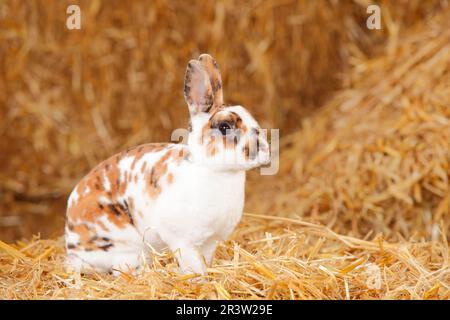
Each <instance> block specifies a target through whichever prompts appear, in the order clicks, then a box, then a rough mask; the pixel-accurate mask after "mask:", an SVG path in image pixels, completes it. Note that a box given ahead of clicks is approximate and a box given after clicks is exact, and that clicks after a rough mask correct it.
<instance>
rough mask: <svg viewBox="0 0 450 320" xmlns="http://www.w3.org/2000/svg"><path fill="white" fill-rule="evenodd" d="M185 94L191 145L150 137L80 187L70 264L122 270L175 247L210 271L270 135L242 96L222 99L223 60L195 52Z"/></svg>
mask: <svg viewBox="0 0 450 320" xmlns="http://www.w3.org/2000/svg"><path fill="white" fill-rule="evenodd" d="M184 95H185V99H186V102H187V104H188V107H189V113H190V131H189V137H188V143H187V145H183V144H145V145H142V146H138V147H136V148H133V149H131V150H128V151H125V152H122V153H120V154H118V155H115V156H113V157H111V158H109V159H107V160H106V161H104V162H102V163H100V164H99V165H98V166H97V167H96V168H94V169H93V170H92V171H91V172H90V173H89V174H88V175H86V176H85V177H84V178H83V179H82V180H81V181H80V182H79V183H78V185H77V186H76V187H75V189H74V190H73V191H72V193H71V195H70V197H69V200H68V208H67V220H66V228H65V240H66V248H67V261H66V263H67V265H68V266H69V267H70V268H72V269H74V270H76V271H79V272H87V271H92V270H95V271H100V272H110V271H113V272H115V273H118V272H120V271H133V270H136V269H138V268H139V267H140V264H141V261H142V259H141V258H140V257H142V256H145V255H148V254H151V252H152V250H162V249H164V248H165V247H169V248H170V250H172V251H173V252H174V254H175V256H176V257H177V259H178V263H179V265H180V268H181V271H182V272H183V273H191V272H193V273H198V274H205V273H206V268H207V265H209V264H210V263H211V261H212V258H213V254H214V251H215V249H216V246H217V243H218V242H219V241H222V240H225V239H227V237H228V236H229V235H230V234H231V232H232V231H233V230H234V228H235V227H236V225H237V224H238V222H239V220H240V219H241V216H242V211H243V207H244V186H245V171H246V170H248V169H251V168H255V167H257V166H259V165H262V164H266V163H268V161H269V145H268V143H267V139H266V137H265V136H264V135H262V134H261V132H260V127H259V125H258V123H257V122H256V121H255V120H254V118H253V117H252V116H251V115H250V113H249V112H248V111H247V110H246V109H245V108H243V107H242V106H226V105H224V103H223V96H222V80H221V76H220V72H219V69H218V66H217V64H216V62H215V60H214V59H213V58H212V57H211V56H209V55H207V54H203V55H201V56H200V57H199V59H198V60H191V61H190V62H189V64H188V67H187V70H186V75H185V87H184Z"/></svg>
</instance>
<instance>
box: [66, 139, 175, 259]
mask: <svg viewBox="0 0 450 320" xmlns="http://www.w3.org/2000/svg"><path fill="white" fill-rule="evenodd" d="M167 147H168V144H166V143H158V144H153V143H152V144H145V145H141V146H138V147H136V148H134V149H131V150H128V151H126V152H122V153H120V154H116V155H114V156H112V157H111V158H109V159H107V160H105V161H103V162H102V163H100V164H99V165H98V166H96V167H95V168H94V169H93V170H91V172H90V173H89V174H87V175H86V176H85V177H84V178H83V179H81V180H80V182H79V183H78V185H77V187H76V188H75V190H74V192H77V193H78V197H77V198H78V199H77V201H75V202H74V201H72V202H71V203H69V207H68V209H67V227H68V229H69V230H70V231H72V232H76V233H78V234H79V235H80V238H82V239H83V241H84V242H86V241H87V240H88V239H89V237H90V236H93V235H95V234H96V230H95V228H93V230H90V229H89V228H88V227H87V225H86V224H84V222H89V223H92V224H93V225H96V226H98V227H99V228H101V229H102V230H104V231H105V232H108V231H109V230H108V228H107V227H106V225H105V224H104V223H103V222H102V221H101V220H100V219H101V218H102V217H106V218H107V219H108V220H109V222H111V223H113V224H114V225H115V226H117V227H118V228H119V229H122V228H124V227H126V225H128V224H133V223H134V220H133V214H135V210H136V208H135V206H134V202H133V200H132V199H130V198H129V199H127V202H125V203H122V202H120V201H118V199H120V197H121V196H123V195H124V193H125V191H126V188H127V186H128V184H129V183H131V181H132V180H134V182H135V183H137V179H138V175H137V174H132V172H130V171H129V170H127V171H125V173H124V176H122V177H124V181H122V180H121V179H120V170H119V168H118V163H119V160H120V158H121V157H124V156H134V159H133V162H132V166H133V164H134V166H135V165H136V162H137V161H138V160H139V159H141V158H142V157H143V156H144V155H145V154H146V153H149V152H159V151H162V150H164V149H165V148H167ZM181 155H183V156H184V154H183V153H182V152H181V151H180V152H175V151H174V150H170V148H169V150H168V151H167V152H166V153H164V155H163V156H162V157H161V159H160V160H159V161H158V162H157V163H156V164H155V166H154V177H153V179H154V184H153V187H152V186H149V193H150V194H151V195H152V194H153V196H156V195H158V194H159V193H160V191H161V186H160V184H159V183H158V182H159V181H160V180H161V177H162V176H164V175H165V174H166V173H167V166H168V160H169V158H173V159H174V163H178V164H179V163H180V162H181V161H182V159H184V158H182V157H181ZM146 171H148V169H147V164H146V163H145V162H144V163H143V164H142V167H141V168H140V172H141V173H143V174H145V172H146ZM144 177H146V178H145V179H146V181H147V186H148V174H147V175H144ZM103 179H108V180H109V185H110V189H108V190H106V189H105V186H104V185H103ZM88 189H89V192H87V193H85V191H86V190H88ZM102 197H103V198H105V201H106V202H103V200H102V201H100V199H102ZM83 241H80V242H83ZM84 242H83V244H84ZM83 244H82V247H83V248H85V249H87V248H88V247H89V246H87V247H86V246H85V245H83ZM108 248H109V246H108ZM90 249H91V250H95V249H96V248H94V247H92V248H90Z"/></svg>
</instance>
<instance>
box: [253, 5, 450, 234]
mask: <svg viewBox="0 0 450 320" xmlns="http://www.w3.org/2000/svg"><path fill="white" fill-rule="evenodd" d="M449 17H450V11H449V10H447V11H445V13H443V14H442V15H440V16H439V17H436V18H434V19H430V20H429V21H428V22H427V23H426V24H423V25H422V26H421V27H420V28H413V29H412V30H411V31H410V32H409V33H407V34H406V35H405V36H404V38H402V39H401V40H399V41H396V42H395V43H389V44H388V45H387V47H386V52H385V53H384V54H383V55H381V56H379V57H377V58H373V59H369V60H361V61H358V62H355V66H354V68H353V71H352V72H351V74H350V77H349V78H350V79H351V85H350V86H349V87H348V88H347V89H345V90H342V91H340V92H339V94H337V95H336V96H335V97H334V98H333V99H331V100H330V101H329V102H328V103H326V104H325V105H324V106H323V108H322V109H321V110H319V111H318V112H317V113H316V114H314V115H313V116H311V117H308V118H306V119H304V120H303V123H302V129H301V130H299V131H297V132H295V133H293V134H291V135H290V136H289V137H285V139H284V141H283V143H282V145H281V146H280V150H281V159H280V164H281V169H280V170H281V172H280V174H279V176H281V177H283V178H282V179H278V177H279V176H278V177H277V176H273V177H267V178H265V183H260V181H259V182H258V183H255V185H254V188H255V190H252V192H250V194H251V195H252V198H251V199H250V200H251V201H250V202H251V203H250V204H249V206H248V208H249V210H252V211H255V212H274V213H277V214H280V215H286V214H288V215H296V216H299V217H305V218H310V219H312V221H316V222H321V223H324V224H326V225H328V226H329V227H331V228H333V229H334V230H337V231H340V232H345V233H347V232H350V233H351V234H353V235H355V236H364V235H366V234H367V233H369V232H372V233H373V234H376V233H379V232H382V233H383V234H385V235H386V236H395V235H396V234H397V233H398V234H399V235H401V236H403V237H405V238H410V237H411V236H414V237H417V238H420V237H425V238H426V239H436V238H437V237H438V230H439V225H440V223H443V227H444V230H445V232H446V234H447V235H448V234H449V227H450V212H449V208H450V204H449V199H450V184H449V178H450V107H449V105H448V103H449V97H450V90H449V88H450V41H449V40H450V32H449V30H450V28H449V27H450V25H449V21H450V19H449ZM275 193H276V194H278V196H276V197H272V198H271V199H273V201H263V199H265V198H267V196H268V195H269V194H275Z"/></svg>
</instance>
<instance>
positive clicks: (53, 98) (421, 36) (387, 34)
mask: <svg viewBox="0 0 450 320" xmlns="http://www.w3.org/2000/svg"><path fill="white" fill-rule="evenodd" d="M74 3H78V4H79V5H80V8H81V12H82V28H81V30H67V29H66V27H65V20H66V17H67V15H66V13H65V10H66V8H67V6H68V5H69V4H74ZM376 3H377V4H379V5H380V7H381V15H382V29H381V30H368V29H367V27H366V19H367V17H368V14H367V13H366V8H367V6H368V5H369V4H372V2H369V1H363V0H353V1H350V0H349V1H337V0H336V1H333V0H329V1H205V2H189V3H188V2H186V1H162V0H159V1H158V0H156V1H126V2H124V1H99V0H92V1H56V0H55V1H27V2H24V1H2V2H0V137H1V139H0V240H2V241H3V242H0V265H1V266H2V268H0V269H1V270H2V271H0V272H1V274H0V296H3V297H9V298H45V297H47V298H50V297H53V298H63V297H84V298H88V297H91V298H93V297H97V298H106V297H110V298H111V297H112V298H119V297H121V298H126V297H128V298H183V297H184V298H215V297H219V298H227V297H231V298H258V297H263V298H285V299H289V298H342V299H345V298H438V299H448V298H449V297H450V294H449V289H450V271H449V252H448V240H447V237H448V236H449V234H450V218H449V217H450V213H449V208H450V184H449V178H450V107H449V106H448V104H449V100H450V90H449V88H450V32H449V30H450V23H449V21H450V8H449V7H448V3H447V1H415V0H412V1H377V2H376ZM203 52H208V53H210V54H212V55H213V56H214V57H215V58H216V59H217V61H218V63H219V65H220V67H221V70H222V76H223V78H224V90H225V100H226V102H228V103H239V104H242V105H244V106H245V107H247V108H248V109H250V110H251V112H252V113H253V114H254V115H255V117H256V118H257V119H258V120H259V121H260V123H261V124H262V126H263V127H266V128H280V135H281V147H280V158H281V159H280V172H279V173H278V174H277V175H275V176H260V175H259V174H258V172H257V171H254V172H251V173H250V175H249V183H248V186H247V195H246V196H247V203H246V212H249V214H248V215H247V216H246V217H245V218H244V220H243V222H242V224H241V225H240V226H239V228H238V230H236V233H235V235H234V236H233V237H232V239H231V240H230V241H229V242H227V243H225V244H224V245H223V246H222V247H221V248H219V251H218V254H217V260H216V265H215V267H214V268H213V269H212V274H213V275H212V276H211V279H210V282H209V283H210V284H209V285H208V286H205V287H203V288H201V287H200V286H196V285H195V284H192V283H190V282H188V283H186V281H185V280H186V279H180V278H177V277H176V276H174V275H172V274H170V273H169V271H164V270H165V269H164V265H166V264H168V265H170V264H173V259H171V257H170V255H169V256H163V257H159V258H158V259H160V260H161V261H162V262H161V261H159V260H158V261H156V262H155V261H154V262H153V266H154V267H155V266H156V267H155V270H156V271H149V272H148V273H147V274H146V276H145V277H143V278H139V279H135V278H127V277H126V276H124V278H120V279H118V280H112V279H111V278H108V277H107V276H105V277H106V278H104V277H103V276H96V277H98V278H96V277H94V278H92V277H91V278H82V279H73V278H71V276H69V275H67V274H65V273H64V272H63V271H61V268H60V264H61V259H62V256H63V249H62V242H61V239H60V238H58V237H59V236H60V235H61V234H62V226H63V223H64V213H65V212H64V211H65V202H66V199H67V196H68V193H69V192H70V191H71V188H72V187H73V186H74V185H75V184H76V182H77V181H78V180H79V179H80V178H81V177H82V176H83V175H84V174H85V173H86V172H88V171H89V168H91V167H92V166H94V165H95V164H96V163H98V162H99V161H101V160H102V159H105V158H106V157H108V156H110V155H112V154H114V153H115V152H118V151H120V150H122V149H124V148H126V147H129V146H134V145H137V144H140V143H144V142H160V141H168V139H169V137H170V132H171V131H172V130H173V129H174V128H178V127H185V126H186V124H187V120H188V113H187V108H186V106H185V103H184V101H183V95H182V82H183V76H184V70H185V67H186V63H187V61H188V60H189V59H191V58H194V57H197V56H198V55H199V54H200V53H203ZM255 214H256V216H255ZM302 223H306V225H302ZM308 223H312V224H308ZM36 234H40V237H32V236H33V235H36ZM40 239H50V240H40ZM274 239H275V240H274ZM18 240H20V241H19V242H16V243H15V244H14V245H8V244H6V243H11V242H13V241H18ZM383 241H388V242H390V243H389V244H388V243H386V244H385V246H384V245H383V243H384V242H383ZM241 246H242V247H241ZM239 257H244V258H242V259H243V260H242V259H239ZM155 259H156V258H155ZM233 259H234V260H233ZM230 260H232V261H233V262H230ZM230 263H231V265H230ZM371 265H377V266H379V267H380V268H382V270H383V272H384V276H383V281H382V282H383V284H382V285H381V288H378V289H370V288H367V279H366V278H367V273H365V271H364V270H365V269H364V268H369V267H370V266H371ZM27 270H28V271H27ZM358 270H359V271H358ZM33 279H34V280H33ZM105 279H106V280H107V281H109V282H107V283H109V284H108V285H106V284H105V282H104V281H105ZM276 279H278V280H279V281H278V280H277V281H278V282H277V281H275V280H276ZM31 280H32V281H31ZM111 281H112V282H111ZM100 284H101V285H100ZM148 284H152V286H151V288H153V289H148V286H147V285H148ZM93 286H96V287H95V288H99V286H100V287H102V286H104V287H102V288H103V289H102V290H96V289H95V288H94V287H93ZM125 286H126V288H128V289H127V290H129V291H130V292H131V291H133V290H134V293H133V294H132V293H130V295H125V294H122V293H123V291H121V290H123V288H124V287H125ZM143 287H146V288H147V289H146V291H145V293H142V292H141V291H142V290H141V289H142V288H143ZM74 288H75V289H76V290H75V289H74ZM80 288H82V290H81V291H80ZM73 290H75V291H73ZM152 290H153V291H152ZM121 292H122V293H121Z"/></svg>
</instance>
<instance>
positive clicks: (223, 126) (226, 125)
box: [218, 122, 231, 135]
mask: <svg viewBox="0 0 450 320" xmlns="http://www.w3.org/2000/svg"><path fill="white" fill-rule="evenodd" d="M218 129H219V131H220V133H222V135H226V134H227V130H229V129H231V126H230V124H229V123H227V122H221V123H219V128H218Z"/></svg>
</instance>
